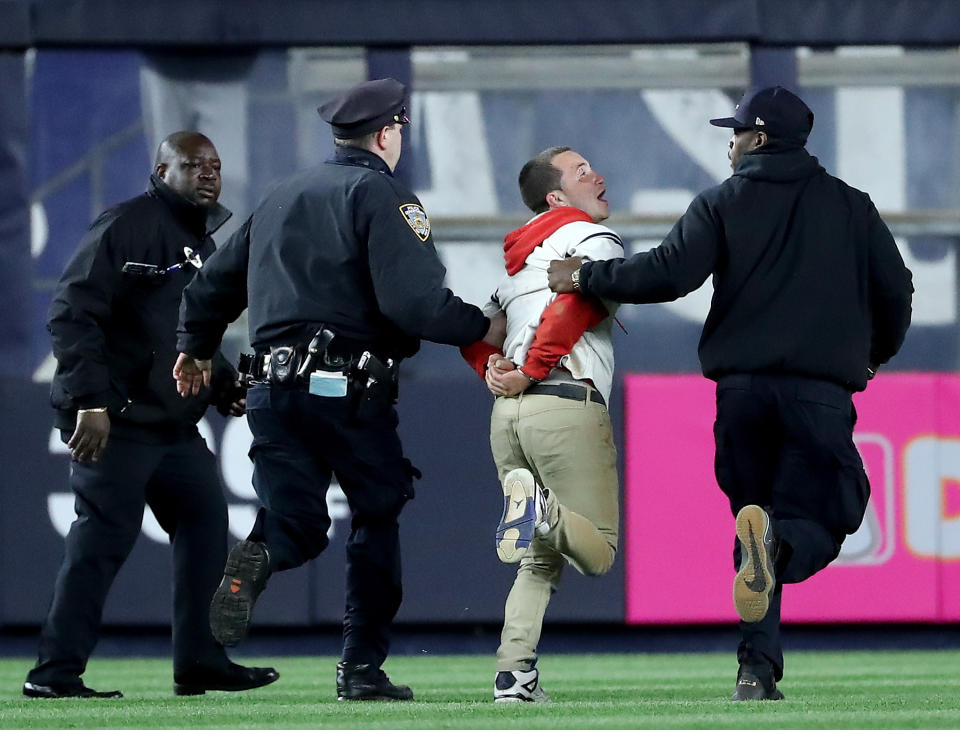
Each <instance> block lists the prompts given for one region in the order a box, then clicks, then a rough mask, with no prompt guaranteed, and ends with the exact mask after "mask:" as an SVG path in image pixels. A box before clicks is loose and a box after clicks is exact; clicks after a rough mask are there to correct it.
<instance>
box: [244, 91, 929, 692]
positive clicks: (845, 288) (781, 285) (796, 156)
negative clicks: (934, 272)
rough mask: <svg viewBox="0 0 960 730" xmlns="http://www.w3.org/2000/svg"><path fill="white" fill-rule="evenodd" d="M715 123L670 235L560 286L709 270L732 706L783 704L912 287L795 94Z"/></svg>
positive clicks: (606, 284) (598, 288) (585, 288)
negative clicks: (793, 615) (788, 607)
mask: <svg viewBox="0 0 960 730" xmlns="http://www.w3.org/2000/svg"><path fill="white" fill-rule="evenodd" d="M710 121H711V123H712V124H714V125H716V126H719V127H728V128H732V129H733V139H731V140H730V145H729V153H728V154H729V157H730V162H731V166H732V168H733V174H732V175H731V176H730V177H729V178H728V179H727V180H725V181H723V182H722V183H720V184H719V185H715V186H713V187H711V188H709V189H707V190H705V191H703V192H702V193H700V194H699V195H698V196H696V198H694V200H693V202H691V203H690V206H689V207H688V208H687V211H686V212H685V213H684V214H683V217H682V218H680V220H679V221H677V223H676V225H675V226H674V227H673V230H671V231H670V233H669V234H668V235H667V237H666V239H664V241H663V243H662V244H660V245H659V246H657V247H656V248H654V249H651V250H650V251H644V252H641V253H638V254H635V255H634V256H632V257H631V258H629V259H625V260H604V261H583V260H581V259H580V258H579V257H576V256H570V257H568V258H566V259H563V260H556V261H551V262H550V266H549V268H548V270H547V273H548V277H549V283H550V288H551V289H553V290H554V291H557V292H560V293H565V292H571V291H581V292H583V293H584V294H591V295H594V296H596V297H600V298H601V299H604V300H611V301H615V302H633V303H638V304H639V303H644V302H666V301H673V300H674V299H677V298H679V297H682V296H684V295H686V294H687V293H689V292H691V291H693V290H695V289H697V288H698V287H700V285H701V284H703V283H704V282H705V281H706V280H707V279H708V278H711V279H712V282H713V298H712V300H711V304H710V312H709V313H708V314H707V318H706V321H705V322H704V325H703V332H702V334H701V337H700V345H699V355H700V364H701V366H702V368H703V374H704V375H705V376H706V377H708V378H710V379H712V380H715V381H716V382H717V389H716V407H717V416H716V421H715V422H714V436H715V439H716V454H715V459H714V470H715V474H716V478H717V484H718V485H719V487H720V489H721V490H722V491H723V492H724V494H725V495H726V497H727V499H728V500H729V504H730V510H731V514H732V515H736V522H735V525H731V527H734V530H732V531H735V534H736V538H735V540H734V566H733V567H734V570H735V571H736V574H735V576H734V579H733V605H734V608H735V609H736V612H737V615H738V616H739V618H740V644H739V646H738V647H737V660H738V663H739V665H740V668H739V670H738V672H737V682H736V687H735V689H734V693H733V696H732V699H734V700H738V701H741V700H747V701H750V700H779V699H782V698H783V693H782V692H781V691H780V689H779V688H778V687H777V683H778V682H780V681H781V680H782V679H783V672H784V659H783V647H782V645H781V641H780V612H781V605H782V599H783V586H784V585H785V584H788V583H801V582H803V581H805V580H807V579H808V578H810V577H811V576H813V575H815V574H816V573H818V572H819V571H820V570H822V569H823V568H825V567H826V566H827V565H829V564H830V563H831V562H833V560H835V559H836V557H837V556H838V555H839V554H840V548H841V546H842V545H843V541H844V539H845V538H846V536H847V535H852V534H853V533H854V532H856V531H857V529H858V528H859V527H860V524H861V522H862V521H863V517H864V514H865V512H866V508H867V498H868V497H869V495H870V486H869V482H868V480H867V475H866V472H865V471H864V469H863V462H862V461H861V459H860V455H859V454H858V452H857V449H856V446H855V444H854V442H853V426H854V423H855V422H856V418H857V416H856V410H854V407H853V402H852V399H851V396H852V394H853V393H854V392H857V391H861V390H863V389H864V388H866V387H867V381H868V380H870V379H872V378H873V377H874V376H875V375H876V374H877V367H878V366H879V365H882V364H883V363H886V362H887V361H888V360H889V359H890V358H892V357H893V356H894V355H895V354H896V353H897V351H898V350H899V349H900V346H901V345H902V344H903V340H904V335H905V334H906V331H907V327H908V326H909V325H910V312H911V301H912V296H913V284H912V277H911V274H910V271H909V270H908V269H907V268H906V267H905V266H904V264H903V259H902V257H901V256H900V252H899V250H898V249H897V244H896V242H895V241H894V239H893V236H892V235H891V234H890V231H889V229H888V228H887V226H886V225H885V224H884V222H883V220H882V219H881V217H880V214H879V213H878V212H877V208H876V206H875V205H874V204H873V202H872V201H871V200H870V196H869V195H867V194H866V193H864V192H862V191H860V190H856V189H854V188H852V187H850V186H849V185H847V184H846V183H845V182H843V181H842V180H839V179H838V178H836V177H833V176H832V175H830V174H829V173H828V172H827V171H826V170H824V169H823V167H822V166H821V165H820V163H819V161H818V160H817V158H816V157H814V156H813V155H811V154H810V153H809V152H808V151H807V150H806V148H805V144H806V140H807V135H808V134H809V133H810V130H811V129H812V127H813V113H812V112H811V111H810V109H808V108H807V105H806V104H804V103H803V102H802V101H801V100H800V99H799V98H798V97H797V96H796V95H795V94H792V93H790V92H789V91H787V90H786V89H784V88H782V87H780V86H774V87H770V88H765V89H760V90H759V91H748V92H747V93H746V94H745V95H744V96H743V98H742V99H741V101H740V104H739V105H738V106H737V109H736V111H735V112H734V114H733V116H732V117H727V118H724V119H712V120H710ZM248 408H249V406H248ZM681 515H682V512H681V508H678V509H677V516H678V517H680V516H681ZM678 539H683V538H678Z"/></svg>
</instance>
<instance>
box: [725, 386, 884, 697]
mask: <svg viewBox="0 0 960 730" xmlns="http://www.w3.org/2000/svg"><path fill="white" fill-rule="evenodd" d="M855 423H856V411H855V410H854V407H853V402H852V400H851V393H850V391H848V390H846V389H845V388H843V387H842V386H840V385H838V384H835V383H832V382H829V381H824V380H817V379H813V378H805V377H799V376H792V375H767V374H763V375H760V374H753V375H727V376H724V377H723V378H721V379H720V380H719V381H718V383H717V420H716V423H715V424H714V437H715V439H716V463H715V467H716V476H717V483H718V484H719V485H720V488H721V489H722V490H723V491H724V493H725V494H726V495H727V497H728V498H729V500H730V508H731V510H732V512H733V514H736V513H737V512H738V511H739V510H740V508H741V507H743V506H745V505H748V504H757V505H760V506H761V507H764V508H766V509H767V510H768V512H770V514H771V516H772V518H773V525H774V536H775V538H776V540H777V541H778V553H777V559H776V573H777V587H776V591H775V593H774V595H773V596H772V597H771V605H770V610H769V611H768V613H767V616H766V617H765V618H764V619H763V620H762V621H759V622H757V623H744V622H741V624H740V630H741V637H742V641H741V642H740V648H739V651H738V655H739V657H740V661H741V663H756V662H758V661H764V660H766V661H768V662H770V663H771V664H772V665H773V670H774V674H775V676H776V678H777V679H779V678H780V677H782V675H783V650H782V647H781V643H780V597H781V590H782V585H783V584H784V583H799V582H801V581H803V580H806V579H807V578H809V577H810V576H812V575H813V574H814V573H816V572H817V571H819V570H821V569H823V568H825V567H826V566H827V565H828V564H829V563H830V562H831V561H832V560H833V559H834V558H836V557H837V555H838V554H839V553H840V546H841V544H842V543H843V540H844V538H845V537H846V535H848V534H852V533H853V532H855V531H856V530H857V528H858V527H859V526H860V522H861V521H862V520H863V515H864V513H865V511H866V506H867V499H868V497H869V495H870V486H869V484H868V482H867V476H866V473H865V472H864V470H863V462H862V461H861V460H860V454H859V453H858V452H857V449H856V447H855V446H854V443H853V427H854V424H855ZM733 559H734V567H735V568H736V569H739V567H740V546H739V542H738V541H737V540H736V539H734V555H733Z"/></svg>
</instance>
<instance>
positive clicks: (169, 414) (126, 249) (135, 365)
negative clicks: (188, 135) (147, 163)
mask: <svg viewBox="0 0 960 730" xmlns="http://www.w3.org/2000/svg"><path fill="white" fill-rule="evenodd" d="M229 217H230V212H229V211H228V210H227V209H226V208H224V207H223V206H220V205H217V206H215V208H213V209H212V210H211V211H210V212H209V213H208V211H207V209H205V208H202V207H200V206H197V205H195V204H193V203H191V202H190V201H188V200H186V199H185V198H184V197H183V196H181V195H179V194H178V193H176V192H175V191H173V190H171V189H170V188H169V187H167V185H166V184H165V183H164V182H163V181H162V180H160V179H159V178H158V177H156V175H151V176H150V188H149V190H148V191H147V192H146V193H144V194H142V195H139V196H137V197H135V198H132V199H130V200H127V201H125V202H123V203H120V204H119V205H117V206H115V207H113V208H111V209H109V210H107V211H105V212H104V213H102V214H101V215H100V216H99V217H98V218H97V219H96V220H95V221H94V222H93V224H92V225H91V227H90V229H89V231H88V232H87V233H86V235H85V236H84V238H83V239H82V241H81V242H80V245H79V247H78V249H77V251H76V253H75V254H74V255H73V258H72V259H71V260H70V262H69V263H68V264H67V267H66V269H65V270H64V272H63V274H62V275H61V277H60V281H59V283H58V284H57V288H56V291H55V293H54V297H53V301H52V303H51V304H50V311H49V316H48V323H47V329H48V330H49V331H50V334H51V336H52V340H53V354H54V356H55V357H56V359H57V370H56V374H55V375H54V377H53V383H52V386H51V402H52V404H53V406H54V408H56V409H57V417H56V425H57V427H58V428H61V429H64V430H69V431H72V430H73V429H74V428H75V424H76V412H77V409H78V408H98V407H101V406H106V407H107V408H108V411H109V413H110V433H111V435H112V436H120V437H124V436H125V437H127V438H132V439H136V440H141V441H142V440H147V441H166V440H171V439H172V440H176V439H179V438H185V437H187V436H190V435H192V434H194V433H196V426H195V424H196V422H197V421H199V420H200V417H201V416H202V415H203V413H204V411H205V410H206V407H207V404H208V403H209V402H210V400H211V398H216V397H220V396H222V397H229V396H230V387H229V386H230V385H231V384H232V383H233V381H234V378H235V377H236V376H235V373H234V371H233V369H232V368H231V367H230V365H229V364H228V363H227V362H226V360H225V359H224V358H223V357H222V356H219V357H218V358H217V367H216V368H215V383H214V387H213V388H211V391H213V392H212V393H211V392H209V391H206V392H203V393H201V394H199V395H197V396H194V397H189V398H181V397H180V395H179V394H178V393H177V389H176V383H175V382H174V380H173V375H172V373H173V365H174V363H175V362H176V358H177V348H176V330H177V317H178V313H179V308H180V296H181V293H182V291H183V288H184V287H185V286H186V285H187V282H189V281H190V279H192V278H193V276H194V272H195V271H196V269H195V267H194V266H192V265H190V264H186V265H184V266H183V267H181V268H179V269H176V270H174V271H171V272H169V273H167V274H163V275H159V276H142V275H140V276H138V275H135V274H130V273H123V272H122V269H123V265H124V264H125V263H127V262H136V263H145V264H154V265H156V266H158V267H159V268H160V269H167V268H169V267H171V266H175V265H176V264H180V263H182V262H183V261H184V260H185V259H186V254H185V252H184V248H185V247H187V248H190V249H192V250H193V252H194V253H195V254H199V255H200V258H201V259H202V260H206V258H207V257H208V256H210V254H212V253H213V251H214V248H215V245H214V242H213V239H212V238H211V237H210V233H212V232H213V231H215V230H216V229H217V228H219V227H220V226H221V225H223V223H224V222H225V221H226V220H227V219H228V218H229Z"/></svg>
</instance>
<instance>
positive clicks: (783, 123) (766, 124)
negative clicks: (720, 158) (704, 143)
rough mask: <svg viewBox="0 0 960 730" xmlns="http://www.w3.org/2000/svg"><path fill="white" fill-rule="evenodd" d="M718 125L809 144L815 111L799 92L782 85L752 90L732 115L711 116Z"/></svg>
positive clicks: (741, 100) (712, 121) (716, 125)
mask: <svg viewBox="0 0 960 730" xmlns="http://www.w3.org/2000/svg"><path fill="white" fill-rule="evenodd" d="M710 124H712V125H713V126H715V127H730V128H732V129H754V130H757V131H759V132H766V133H767V134H768V135H769V136H770V137H772V138H774V139H779V140H783V141H789V142H794V143H796V144H800V145H801V146H802V145H804V144H806V141H807V136H808V135H809V134H810V130H812V129H813V112H812V111H810V108H809V107H808V106H807V105H806V104H804V103H803V100H802V99H801V98H800V97H799V96H797V95H796V94H793V93H791V92H790V91H788V90H787V89H785V88H783V87H782V86H770V87H767V88H765V89H749V90H747V92H746V93H745V94H744V95H743V98H741V99H740V103H739V104H737V108H736V110H735V111H734V113H733V116H732V117H724V118H722V119H711V120H710Z"/></svg>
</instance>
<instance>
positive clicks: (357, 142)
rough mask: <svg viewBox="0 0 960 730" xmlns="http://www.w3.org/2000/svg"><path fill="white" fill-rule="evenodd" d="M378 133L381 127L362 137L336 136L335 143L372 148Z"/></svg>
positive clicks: (339, 145)
mask: <svg viewBox="0 0 960 730" xmlns="http://www.w3.org/2000/svg"><path fill="white" fill-rule="evenodd" d="M378 134H380V130H379V129H378V130H377V131H376V132H370V133H368V134H365V135H363V136H362V137H349V138H347V137H334V138H333V144H334V146H336V147H357V148H358V149H361V150H372V149H373V145H374V143H375V142H376V139H377V135H378Z"/></svg>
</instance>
